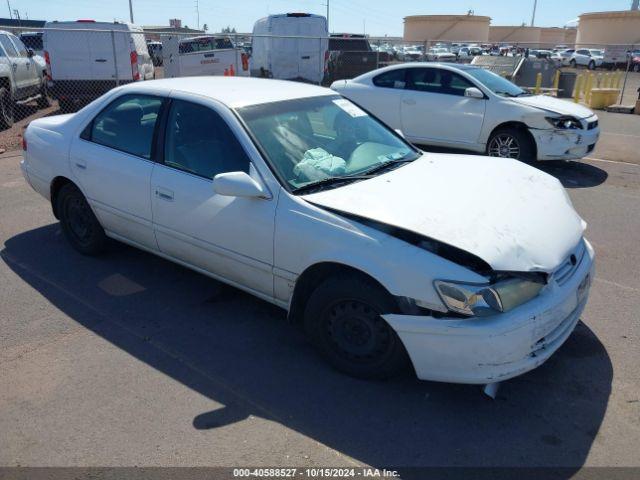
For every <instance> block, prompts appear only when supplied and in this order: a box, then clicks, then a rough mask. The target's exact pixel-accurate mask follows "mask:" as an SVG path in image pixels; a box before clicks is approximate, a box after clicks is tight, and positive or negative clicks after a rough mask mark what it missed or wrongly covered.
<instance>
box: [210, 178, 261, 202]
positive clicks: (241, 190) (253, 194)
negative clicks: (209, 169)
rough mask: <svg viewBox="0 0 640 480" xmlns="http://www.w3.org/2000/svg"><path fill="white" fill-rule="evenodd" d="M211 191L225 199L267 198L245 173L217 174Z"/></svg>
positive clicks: (258, 185)
mask: <svg viewBox="0 0 640 480" xmlns="http://www.w3.org/2000/svg"><path fill="white" fill-rule="evenodd" d="M213 191H214V192H216V193H217V194H218V195H224V196H225V197H246V198H268V197H269V195H268V194H267V192H266V191H265V189H264V188H263V187H262V185H260V184H259V183H258V182H256V181H255V180H254V179H253V178H251V177H250V176H249V175H248V174H247V173H245V172H227V173H219V174H218V175H216V176H215V177H214V178H213Z"/></svg>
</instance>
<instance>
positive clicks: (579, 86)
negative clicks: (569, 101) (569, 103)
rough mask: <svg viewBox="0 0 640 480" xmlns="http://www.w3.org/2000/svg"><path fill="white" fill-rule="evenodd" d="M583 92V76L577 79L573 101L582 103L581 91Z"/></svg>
mask: <svg viewBox="0 0 640 480" xmlns="http://www.w3.org/2000/svg"><path fill="white" fill-rule="evenodd" d="M581 90H582V75H578V77H577V78H576V86H575V88H574V89H573V101H574V102H575V103H578V102H579V101H580V91H581Z"/></svg>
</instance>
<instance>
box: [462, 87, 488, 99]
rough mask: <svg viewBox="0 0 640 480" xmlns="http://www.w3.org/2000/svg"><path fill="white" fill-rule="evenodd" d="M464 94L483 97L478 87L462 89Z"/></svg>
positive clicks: (470, 96) (471, 96)
mask: <svg viewBox="0 0 640 480" xmlns="http://www.w3.org/2000/svg"><path fill="white" fill-rule="evenodd" d="M464 96H465V97H469V98H478V99H483V98H484V93H482V92H481V91H480V89H479V88H476V87H469V88H467V89H466V90H465V91H464Z"/></svg>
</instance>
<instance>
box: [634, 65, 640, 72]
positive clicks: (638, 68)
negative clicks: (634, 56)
mask: <svg viewBox="0 0 640 480" xmlns="http://www.w3.org/2000/svg"><path fill="white" fill-rule="evenodd" d="M633 71H634V72H640V63H636V64H635V65H634V66H633Z"/></svg>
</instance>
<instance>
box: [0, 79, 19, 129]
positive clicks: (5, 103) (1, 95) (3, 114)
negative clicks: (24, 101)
mask: <svg viewBox="0 0 640 480" xmlns="http://www.w3.org/2000/svg"><path fill="white" fill-rule="evenodd" d="M14 110H15V106H14V104H13V98H11V92H10V91H9V90H8V89H7V88H6V87H0V129H3V130H4V129H6V128H11V127H12V126H13V115H14Z"/></svg>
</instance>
